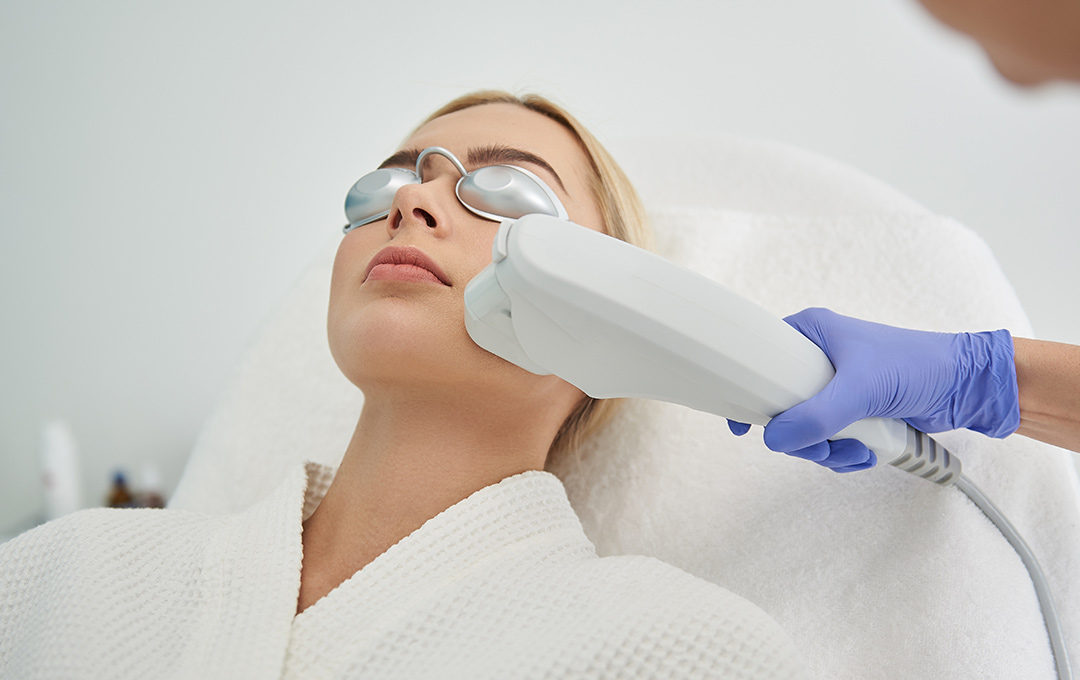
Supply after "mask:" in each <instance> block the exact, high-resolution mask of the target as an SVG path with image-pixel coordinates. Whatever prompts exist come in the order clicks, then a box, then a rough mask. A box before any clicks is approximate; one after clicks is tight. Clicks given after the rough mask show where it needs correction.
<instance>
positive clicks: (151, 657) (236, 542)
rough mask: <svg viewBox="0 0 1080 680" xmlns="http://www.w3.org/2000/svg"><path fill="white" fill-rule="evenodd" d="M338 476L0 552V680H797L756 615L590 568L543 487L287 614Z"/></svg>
mask: <svg viewBox="0 0 1080 680" xmlns="http://www.w3.org/2000/svg"><path fill="white" fill-rule="evenodd" d="M332 478H333V470H332V469H330V468H325V467H321V466H316V465H313V464H309V465H307V466H306V467H304V468H299V467H298V468H297V469H296V470H294V472H293V473H292V474H291V475H290V476H289V477H288V479H287V480H286V481H285V482H284V483H283V484H282V486H280V487H279V488H278V489H277V490H276V491H275V492H274V493H273V494H272V495H271V496H270V497H268V498H267V499H265V500H264V501H262V502H260V503H258V504H257V505H255V506H253V507H252V508H251V509H249V510H247V511H245V512H243V513H241V514H238V515H232V516H224V517H222V516H216V517H215V516H206V515H201V514H196V513H191V512H183V511H170V510H164V511H161V510H106V509H99V510H87V511H83V512H80V513H76V514H74V515H70V516H68V517H65V518H62V519H60V520H57V521H55V522H52V523H50V524H47V525H45V526H44V527H40V528H38V529H35V530H33V531H30V532H27V533H26V534H23V535H22V536H19V537H18V538H16V539H13V540H12V541H9V542H8V543H7V544H4V545H2V546H0V677H5V678H7V677H13V678H14V677H17V678H35V677H63V678H77V677H110V678H125V677H130V678H139V679H140V680H141V679H142V678H147V677H183V678H188V677H190V678H205V677H228V678H234V677H235V678H278V677H283V676H284V677H296V678H319V677H334V678H339V677H374V678H421V677H432V678H451V677H462V678H465V677H467V678H487V677H490V678H506V677H515V678H568V677H588V678H601V677H603V678H614V677H722V678H748V679H749V678H755V679H765V678H793V677H802V671H801V665H800V663H799V661H798V659H797V655H796V652H795V650H794V647H793V645H792V643H791V642H790V640H789V638H788V637H787V635H786V634H785V633H784V632H783V631H782V630H781V629H780V628H779V626H778V625H777V624H776V623H775V622H774V621H773V620H772V619H771V618H769V617H768V616H767V615H766V614H765V613H764V612H762V611H761V610H760V609H758V608H757V607H755V606H754V605H752V604H750V603H749V602H747V601H746V600H743V599H742V598H740V597H738V596H736V595H734V594H732V593H730V592H728V591H726V590H724V589H723V588H720V587H719V586H716V585H714V584H711V583H708V582H706V581H703V580H700V579H697V578H695V577H693V576H690V575H689V574H686V573H685V572H683V571H680V570H678V569H676V568H674V567H671V566H668V565H666V564H664V563H662V562H659V561H657V560H655V559H652V558H646V557H608V558H599V557H597V556H596V553H595V551H594V548H593V545H592V544H591V543H590V542H589V540H588V539H587V538H586V537H585V534H584V533H583V531H582V528H581V524H580V522H579V521H578V519H577V516H576V515H575V514H574V512H573V510H572V509H571V507H570V504H569V502H568V501H567V499H566V494H565V491H564V489H563V486H562V483H561V482H560V481H559V480H558V479H557V478H556V477H554V476H553V475H551V474H549V473H546V472H526V473H523V474H520V475H515V476H513V477H509V478H507V479H505V480H503V481H502V482H500V483H498V484H494V485H492V486H489V487H487V488H484V489H482V490H480V491H478V492H476V493H475V494H473V495H472V496H470V497H469V498H467V499H465V500H463V501H461V502H460V503H458V504H456V505H454V506H453V507H451V508H449V509H448V510H446V511H445V512H443V513H441V514H440V515H438V516H436V517H434V518H433V519H431V520H429V521H428V522H427V523H425V524H424V525H423V526H422V527H421V528H420V529H418V530H417V531H415V532H414V533H412V534H410V535H409V536H407V537H406V538H404V539H403V540H402V541H400V542H399V543H398V544H397V545H395V546H393V547H392V548H390V549H389V550H388V551H387V552H386V553H384V554H383V555H381V556H379V557H378V558H377V559H375V560H374V561H373V562H371V563H370V564H369V565H367V566H366V567H364V568H363V569H361V570H360V571H359V572H357V573H356V574H354V575H353V576H352V577H351V578H350V579H348V580H347V581H345V582H344V583H343V584H341V585H340V586H339V587H338V588H337V589H335V590H334V591H332V592H331V593H329V594H328V595H327V596H325V597H324V598H323V599H321V600H319V601H318V602H317V603H315V604H314V605H313V606H311V607H309V608H308V609H306V610H305V611H304V612H303V613H301V614H300V615H296V614H295V612H296V606H297V597H298V594H299V588H300V567H301V560H302V557H303V554H302V553H303V546H302V543H301V530H302V522H303V520H304V519H305V518H306V517H307V516H309V515H310V513H311V512H312V511H313V510H314V508H315V507H316V506H317V505H318V502H319V501H320V500H321V499H322V497H323V495H324V494H325V491H326V488H327V486H328V485H329V482H330V480H331V479H332Z"/></svg>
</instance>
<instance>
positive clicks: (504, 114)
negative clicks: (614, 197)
mask: <svg viewBox="0 0 1080 680" xmlns="http://www.w3.org/2000/svg"><path fill="white" fill-rule="evenodd" d="M491 145H505V146H508V147H512V148H516V149H521V150H523V151H529V152H531V153H534V154H536V155H537V156H540V157H541V158H543V159H544V160H546V161H547V162H548V163H550V164H551V165H552V167H554V168H555V170H556V172H558V173H559V175H560V176H561V177H562V178H563V180H564V181H566V180H567V179H568V177H569V178H570V180H571V181H573V182H574V183H576V184H578V185H579V186H581V184H582V183H583V182H584V177H585V168H586V164H587V161H586V158H585V153H584V152H583V151H582V149H581V147H580V146H579V144H578V141H577V139H576V138H575V137H574V136H573V134H571V133H570V131H569V130H567V129H566V128H565V127H563V126H562V125H561V124H559V123H557V122H555V121H554V120H552V119H550V118H548V117H547V116H545V115H542V114H540V113H537V112H535V111H530V110H529V109H526V108H525V107H523V106H518V105H517V104H505V103H498V104H482V105H480V106H473V107H470V108H467V109H462V110H461V111H455V112H454V113H448V114H446V115H445V116H440V117H439V118H436V119H435V120H433V121H431V122H429V123H427V124H426V125H424V126H423V127H422V128H420V129H419V130H417V131H416V132H415V133H413V134H412V136H410V137H409V138H408V139H407V140H406V141H405V143H404V144H402V147H403V148H419V149H424V148H427V147H429V146H442V147H446V148H447V149H449V150H450V151H452V152H453V153H454V154H455V155H457V156H458V157H459V158H462V159H464V158H465V157H466V156H467V154H468V151H469V149H470V148H475V147H482V146H491ZM568 188H569V189H570V191H571V192H573V189H572V188H570V187H568Z"/></svg>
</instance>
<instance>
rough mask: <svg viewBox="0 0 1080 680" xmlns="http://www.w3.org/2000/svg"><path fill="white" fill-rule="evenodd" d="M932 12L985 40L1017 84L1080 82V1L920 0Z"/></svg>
mask: <svg viewBox="0 0 1080 680" xmlns="http://www.w3.org/2000/svg"><path fill="white" fill-rule="evenodd" d="M920 2H921V3H922V4H923V6H925V7H926V8H927V9H928V10H930V13H931V14H933V15H934V16H935V17H937V18H938V19H939V20H940V21H942V22H943V23H945V24H947V25H949V26H951V27H952V28H954V29H956V30H958V31H960V32H962V33H966V34H968V35H970V36H971V37H972V38H974V39H975V40H976V41H978V43H979V44H980V45H981V46H982V48H983V49H984V50H985V51H986V54H987V56H988V57H989V58H990V61H991V62H992V63H993V65H994V68H996V69H997V70H998V72H999V73H1001V75H1002V76H1004V77H1005V78H1006V79H1008V80H1010V81H1011V82H1013V83H1015V84H1017V85H1038V84H1041V83H1046V82H1049V81H1054V80H1071V81H1074V82H1080V2H1076V0H920Z"/></svg>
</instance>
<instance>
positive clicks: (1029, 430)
mask: <svg viewBox="0 0 1080 680" xmlns="http://www.w3.org/2000/svg"><path fill="white" fill-rule="evenodd" d="M1013 352H1014V356H1015V361H1016V384H1017V387H1018V388H1019V393H1020V427H1019V429H1017V431H1016V433H1017V434H1022V435H1024V436H1027V437H1031V438H1032V439H1038V440H1039V441H1043V442H1046V443H1048V444H1053V445H1055V446H1060V447H1062V448H1065V449H1069V450H1072V451H1077V452H1080V347H1077V346H1075V345H1067V344H1064V343H1060V342H1048V341H1046V340H1029V339H1027V338H1013Z"/></svg>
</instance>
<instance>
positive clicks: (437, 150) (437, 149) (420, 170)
mask: <svg viewBox="0 0 1080 680" xmlns="http://www.w3.org/2000/svg"><path fill="white" fill-rule="evenodd" d="M432 154H437V155H439V156H442V157H443V158H446V159H448V160H449V161H450V162H451V163H453V164H454V167H455V168H457V171H458V172H459V173H460V174H461V176H462V177H465V176H467V175H468V174H469V173H468V171H467V170H465V166H464V165H462V164H461V161H459V160H458V157H457V156H455V155H454V154H453V153H452V152H451V151H449V150H448V149H444V148H442V147H441V146H429V147H428V148H426V149H424V150H423V151H421V152H420V155H419V156H417V157H416V176H417V177H419V178H420V181H421V182H423V181H424V161H425V160H426V159H427V157H428V156H430V155H432Z"/></svg>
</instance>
